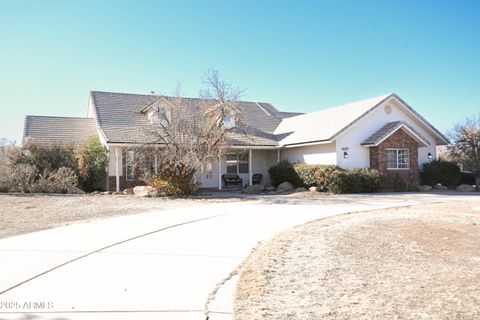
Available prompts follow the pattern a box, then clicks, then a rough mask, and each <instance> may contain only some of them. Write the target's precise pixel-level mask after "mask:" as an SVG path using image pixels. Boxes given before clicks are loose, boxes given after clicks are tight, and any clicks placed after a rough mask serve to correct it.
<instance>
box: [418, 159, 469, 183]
mask: <svg viewBox="0 0 480 320" xmlns="http://www.w3.org/2000/svg"><path fill="white" fill-rule="evenodd" d="M420 176H421V178H422V183H423V184H428V185H430V186H433V185H436V184H437V183H441V184H442V185H444V186H447V187H449V188H451V189H453V188H455V187H456V186H458V184H459V183H460V179H461V174H460V167H459V166H458V165H457V164H455V163H454V162H450V161H446V160H442V159H438V160H433V161H432V162H429V163H425V164H424V165H423V166H422V170H421V173H420Z"/></svg>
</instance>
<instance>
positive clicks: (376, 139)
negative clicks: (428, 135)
mask: <svg viewBox="0 0 480 320" xmlns="http://www.w3.org/2000/svg"><path fill="white" fill-rule="evenodd" d="M403 127H405V128H406V129H407V132H409V131H410V132H409V133H410V135H412V136H413V137H414V139H415V140H418V141H420V142H421V143H422V144H425V145H428V144H429V143H428V140H426V139H425V138H424V137H422V135H421V134H420V133H418V132H417V131H416V130H415V129H414V128H412V127H411V126H410V125H408V124H407V123H406V122H404V121H394V122H389V123H387V124H386V125H385V126H383V127H382V128H381V129H380V130H378V131H377V132H375V133H374V134H372V135H371V136H370V137H369V138H368V139H366V140H365V141H364V142H362V143H361V145H363V146H377V145H378V144H380V143H381V142H382V141H383V140H385V139H386V138H388V137H389V136H390V135H392V134H393V133H394V132H395V131H397V130H399V129H401V128H403Z"/></svg>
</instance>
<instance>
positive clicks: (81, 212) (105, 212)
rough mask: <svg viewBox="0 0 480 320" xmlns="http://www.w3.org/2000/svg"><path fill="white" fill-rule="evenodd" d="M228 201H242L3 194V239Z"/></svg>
mask: <svg viewBox="0 0 480 320" xmlns="http://www.w3.org/2000/svg"><path fill="white" fill-rule="evenodd" d="M225 201H239V199H194V198H192V199H165V198H141V197H134V196H90V195H85V196H75V195H31V194H25V195H23V194H22V195H20V194H19V195H11V194H1V195H0V226H1V228H0V238H5V237H10V236H14V235H18V234H23V233H29V232H34V231H39V230H43V229H50V228H54V227H58V226H64V225H69V224H72V223H77V222H85V221H89V220H93V219H101V218H108V217H112V216H119V215H128V214H135V213H141V212H146V211H152V210H167V209H174V208H179V207H187V206H195V205H201V204H208V203H216V202H225Z"/></svg>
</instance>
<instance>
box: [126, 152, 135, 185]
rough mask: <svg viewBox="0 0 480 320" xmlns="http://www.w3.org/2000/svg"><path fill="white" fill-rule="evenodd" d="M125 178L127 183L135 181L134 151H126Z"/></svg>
mask: <svg viewBox="0 0 480 320" xmlns="http://www.w3.org/2000/svg"><path fill="white" fill-rule="evenodd" d="M125 171H126V172H125V173H126V174H125V176H126V179H127V181H133V180H135V151H132V150H129V151H127V155H126V161H125Z"/></svg>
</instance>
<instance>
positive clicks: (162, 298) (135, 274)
mask: <svg viewBox="0 0 480 320" xmlns="http://www.w3.org/2000/svg"><path fill="white" fill-rule="evenodd" d="M472 196H473V197H476V198H478V196H474V195H473V194H470V195H460V194H458V193H451V194H419V193H417V194H408V193H402V194H376V195H350V196H325V195H317V194H315V195H311V194H308V193H304V194H301V195H291V196H268V197H259V198H258V199H257V200H255V201H248V202H245V201H243V202H232V203H222V204H212V205H200V206H196V207H188V208H182V209H175V210H170V211H162V212H150V213H145V214H136V215H131V216H123V217H116V218H111V219H106V220H99V221H94V222H89V223H84V224H76V225H71V226H67V227H61V228H56V229H50V230H45V231H40V232H36V233H31V234H27V235H21V236H16V237H11V238H6V239H3V240H0V320H1V319H33V318H32V317H34V319H56V320H60V319H64V320H67V319H82V320H84V319H205V318H206V310H208V316H209V318H210V319H231V309H232V308H231V304H230V302H231V299H232V295H233V290H234V285H235V278H234V277H233V279H232V280H228V279H230V278H229V276H230V275H231V273H232V271H234V270H235V269H236V268H237V266H238V265H239V264H240V263H241V262H242V261H243V259H244V258H245V257H246V256H248V254H249V253H250V251H251V250H252V248H254V247H255V246H256V245H257V244H258V243H259V242H260V241H263V240H266V239H268V238H270V237H272V236H273V235H275V234H276V233H278V232H280V231H281V230H284V229H287V228H290V227H292V226H295V225H298V224H301V223H305V222H307V221H311V220H315V219H319V218H323V217H327V216H331V215H335V214H342V213H347V212H352V211H361V210H370V209H376V208H387V207H395V206H404V205H414V204H426V203H435V202H446V201H461V200H464V199H467V198H469V199H472ZM225 280H228V281H225ZM217 289H218V290H217ZM207 301H208V304H207ZM206 305H207V306H206Z"/></svg>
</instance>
